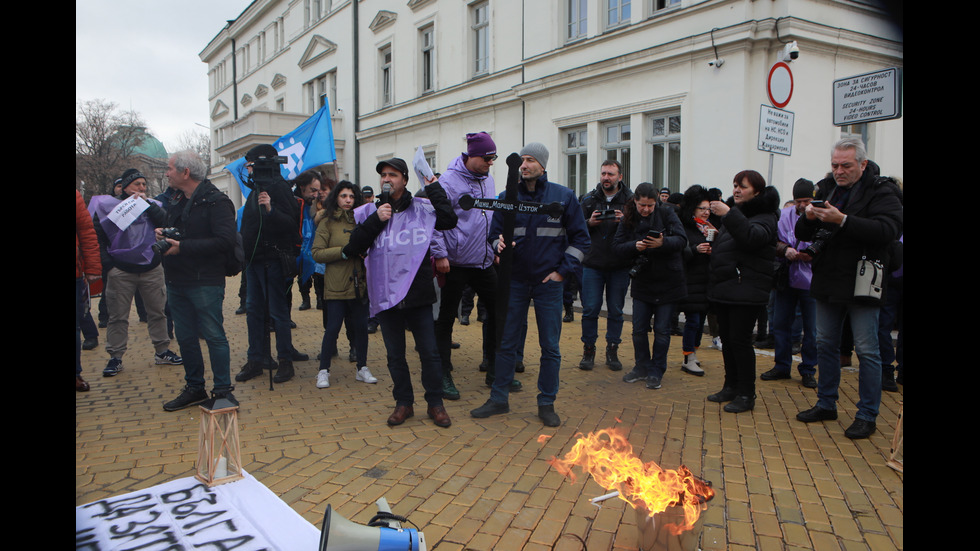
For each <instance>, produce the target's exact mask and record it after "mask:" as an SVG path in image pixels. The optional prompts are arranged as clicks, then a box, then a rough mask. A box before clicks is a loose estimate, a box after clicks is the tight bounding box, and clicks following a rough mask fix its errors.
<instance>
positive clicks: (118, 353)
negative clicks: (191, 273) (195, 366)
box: [90, 168, 181, 377]
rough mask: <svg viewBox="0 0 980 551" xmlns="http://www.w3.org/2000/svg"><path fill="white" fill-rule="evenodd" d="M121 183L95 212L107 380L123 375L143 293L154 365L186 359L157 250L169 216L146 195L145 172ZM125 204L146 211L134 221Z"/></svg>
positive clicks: (127, 175) (97, 200)
mask: <svg viewBox="0 0 980 551" xmlns="http://www.w3.org/2000/svg"><path fill="white" fill-rule="evenodd" d="M119 183H120V191H119V195H118V196H116V197H110V196H107V195H98V196H95V197H93V198H92V205H91V208H90V210H91V211H92V213H93V216H92V219H93V220H92V221H93V224H94V225H95V233H96V235H97V236H98V238H99V245H100V249H101V251H102V268H103V270H104V271H105V272H106V285H105V299H106V306H107V310H108V313H109V323H108V325H107V329H106V347H105V348H106V352H108V353H109V362H108V363H107V364H106V366H105V369H104V370H103V371H102V376H103V377H112V376H115V375H118V374H119V373H120V372H121V371H122V370H123V364H122V358H123V354H125V353H126V348H127V343H128V342H129V312H130V308H132V306H133V297H134V295H135V294H136V292H137V291H139V293H140V296H141V297H142V299H143V303H144V306H145V308H146V328H147V331H148V332H149V335H150V341H151V342H152V343H153V348H154V350H155V351H156V354H155V355H154V361H155V362H156V363H157V364H158V365H161V364H169V365H180V363H181V358H180V357H179V356H177V355H176V354H174V353H173V352H171V351H170V335H169V334H168V331H167V315H166V307H167V288H166V283H165V281H164V277H163V266H161V265H160V253H159V252H158V251H157V249H156V247H155V246H154V244H155V243H156V236H155V230H156V228H158V227H160V226H163V225H165V224H166V217H167V213H166V211H165V210H163V207H162V206H161V205H160V203H159V202H157V201H156V200H154V199H150V198H148V197H147V196H146V178H145V177H144V176H143V174H142V173H140V171H139V170H136V169H135V168H130V169H129V170H127V171H126V172H123V175H122V177H121V178H120V179H119ZM125 201H131V202H132V205H131V208H132V209H139V208H141V207H144V206H145V209H144V210H143V211H142V212H140V213H139V215H138V216H136V218H135V220H133V219H130V218H129V217H127V216H124V215H121V214H120V213H119V212H118V208H119V207H120V205H121V204H122V203H123V202H125ZM113 211H117V212H116V213H115V214H114V213H113ZM132 212H135V210H133V211H132ZM127 223H128V225H127Z"/></svg>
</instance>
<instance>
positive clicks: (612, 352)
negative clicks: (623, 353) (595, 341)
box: [606, 343, 623, 371]
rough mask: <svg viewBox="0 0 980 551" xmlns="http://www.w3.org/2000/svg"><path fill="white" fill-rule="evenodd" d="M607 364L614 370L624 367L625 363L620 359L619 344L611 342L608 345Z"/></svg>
mask: <svg viewBox="0 0 980 551" xmlns="http://www.w3.org/2000/svg"><path fill="white" fill-rule="evenodd" d="M606 365H607V366H609V369H611V370H612V371H621V370H622V369H623V364H622V362H620V361H619V345H618V344H614V343H609V344H607V345H606Z"/></svg>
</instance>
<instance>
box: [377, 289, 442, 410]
mask: <svg viewBox="0 0 980 551" xmlns="http://www.w3.org/2000/svg"><path fill="white" fill-rule="evenodd" d="M378 321H380V322H381V325H380V327H381V336H382V337H384V341H385V351H386V352H387V355H388V373H389V374H391V382H392V383H394V388H393V389H392V391H391V393H392V396H393V397H394V398H395V405H398V406H410V405H413V404H414V403H415V391H414V390H413V388H412V374H411V373H410V372H409V370H408V361H407V360H406V358H405V331H406V329H407V330H410V331H411V332H412V336H413V337H414V338H415V348H416V349H417V350H418V353H419V360H421V362H422V388H424V389H425V401H426V403H427V404H428V405H429V407H434V406H441V405H442V360H441V358H440V357H439V350H438V349H437V348H436V334H435V326H434V321H433V319H432V306H431V305H428V304H426V305H425V306H417V307H415V308H397V307H396V308H389V309H388V310H383V311H381V312H378Z"/></svg>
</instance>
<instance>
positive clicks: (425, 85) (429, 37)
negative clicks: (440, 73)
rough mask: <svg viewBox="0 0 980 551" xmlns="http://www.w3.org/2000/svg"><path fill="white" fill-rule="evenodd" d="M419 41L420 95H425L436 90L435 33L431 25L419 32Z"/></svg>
mask: <svg viewBox="0 0 980 551" xmlns="http://www.w3.org/2000/svg"><path fill="white" fill-rule="evenodd" d="M419 40H420V42H421V44H420V46H421V50H422V51H421V53H422V59H421V62H422V74H421V75H420V76H421V78H422V93H423V94H427V93H429V92H432V91H434V90H435V89H436V78H435V70H436V60H435V55H436V42H435V41H436V33H435V29H434V27H433V26H432V25H429V26H427V27H425V28H423V29H422V30H421V31H420V36H419Z"/></svg>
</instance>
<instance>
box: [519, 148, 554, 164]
mask: <svg viewBox="0 0 980 551" xmlns="http://www.w3.org/2000/svg"><path fill="white" fill-rule="evenodd" d="M520 155H521V157H523V156H525V155H530V156H531V157H534V158H535V160H537V161H538V163H540V164H541V168H543V169H545V170H548V148H547V147H545V146H544V144H541V143H538V142H531V143H529V144H527V145H525V146H524V148H523V149H521V153H520Z"/></svg>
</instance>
